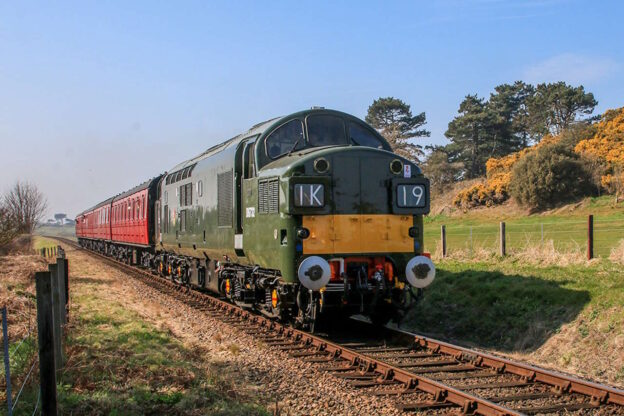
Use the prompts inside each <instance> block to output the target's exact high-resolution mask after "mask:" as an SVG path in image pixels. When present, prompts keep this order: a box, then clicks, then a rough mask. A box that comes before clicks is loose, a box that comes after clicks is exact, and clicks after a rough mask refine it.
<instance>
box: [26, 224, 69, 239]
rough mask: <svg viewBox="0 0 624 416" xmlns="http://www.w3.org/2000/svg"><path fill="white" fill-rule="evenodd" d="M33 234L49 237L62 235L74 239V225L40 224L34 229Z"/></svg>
mask: <svg viewBox="0 0 624 416" xmlns="http://www.w3.org/2000/svg"><path fill="white" fill-rule="evenodd" d="M34 234H35V235H42V236H49V237H64V238H69V239H72V240H75V239H76V227H75V226H73V225H63V226H61V227H57V226H51V225H42V226H39V227H37V228H36V229H35V232H34Z"/></svg>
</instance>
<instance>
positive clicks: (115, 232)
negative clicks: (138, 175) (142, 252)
mask: <svg viewBox="0 0 624 416" xmlns="http://www.w3.org/2000/svg"><path fill="white" fill-rule="evenodd" d="M150 183H151V181H148V182H145V183H143V184H141V185H139V186H137V187H136V188H133V189H131V190H129V191H127V192H124V193H123V194H121V195H118V196H116V197H115V199H114V200H113V207H112V208H113V215H112V228H111V231H112V237H111V239H112V241H113V242H120V243H127V244H131V245H139V246H148V245H150V243H152V242H153V241H152V240H151V239H150V237H151V233H150V225H152V227H151V229H153V225H154V224H153V218H154V197H155V195H150V192H149V188H150ZM150 207H151V210H150V209H149V208H150Z"/></svg>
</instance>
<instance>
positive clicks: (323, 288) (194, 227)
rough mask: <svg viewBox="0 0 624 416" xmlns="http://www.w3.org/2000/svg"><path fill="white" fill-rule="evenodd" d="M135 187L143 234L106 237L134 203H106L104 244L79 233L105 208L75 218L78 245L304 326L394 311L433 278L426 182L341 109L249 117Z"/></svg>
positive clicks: (378, 318)
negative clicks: (426, 247)
mask: <svg viewBox="0 0 624 416" xmlns="http://www.w3.org/2000/svg"><path fill="white" fill-rule="evenodd" d="M137 189H138V190H139V191H141V192H143V193H144V195H145V196H147V200H145V199H144V197H143V196H141V197H137V198H136V201H137V205H136V206H137V208H136V209H137V213H138V214H137V218H139V222H137V223H136V224H139V225H140V224H143V223H145V224H146V225H144V226H143V227H144V230H145V232H146V233H149V234H150V235H149V236H148V237H147V236H146V237H144V240H145V241H146V242H147V241H149V243H144V244H137V243H127V241H133V240H130V239H129V236H126V238H127V240H125V241H126V242H124V240H122V239H121V237H120V239H119V240H118V241H117V240H115V238H112V237H113V236H115V235H122V234H123V232H121V233H119V232H117V234H116V231H115V227H116V224H119V225H120V226H121V225H123V224H124V223H125V222H127V221H126V218H125V217H127V216H128V212H134V209H135V208H134V207H135V205H128V206H126V205H124V202H123V201H121V200H120V202H116V201H117V199H115V198H113V202H112V208H111V209H112V221H111V224H112V225H111V231H110V233H109V236H111V237H110V240H106V241H99V242H98V238H100V237H97V234H94V233H93V232H91V234H88V233H87V232H86V231H84V230H87V229H88V228H89V227H88V225H89V218H91V217H90V216H95V217H96V221H99V220H98V218H99V219H103V224H105V225H108V223H107V222H106V221H108V214H107V212H106V210H107V209H108V208H106V207H104V208H101V204H100V205H98V206H96V207H97V209H96V210H95V211H89V212H88V213H86V212H85V213H83V214H80V215H79V217H78V218H77V234H78V236H79V241H80V242H81V244H83V246H85V247H91V248H94V247H98V249H99V250H100V251H103V252H105V253H107V254H111V253H114V255H115V256H117V257H120V256H121V257H123V259H124V260H126V261H130V262H134V263H140V264H142V265H143V266H145V267H149V268H151V269H153V270H154V271H155V272H157V273H159V274H161V275H162V276H164V277H167V278H170V279H172V280H174V281H176V282H178V283H180V284H184V285H189V286H193V287H195V288H198V289H205V290H210V291H212V292H215V293H219V294H221V295H222V296H225V297H227V298H229V299H230V300H231V301H232V302H235V303H237V304H238V305H240V306H242V307H244V308H250V309H255V310H257V311H260V312H261V313H263V314H265V315H268V316H271V317H274V318H278V319H283V320H291V321H293V322H295V323H297V324H298V325H300V326H302V327H305V328H308V329H311V330H315V329H316V328H317V325H318V323H319V322H320V321H321V320H322V318H323V317H328V316H330V317H335V316H337V315H340V316H348V315H353V314H362V315H366V316H369V317H370V318H371V319H372V320H373V321H374V322H376V323H379V324H383V323H385V322H387V321H388V320H389V319H395V320H399V319H400V318H401V316H402V314H403V313H404V312H405V310H406V309H407V308H408V307H409V305H410V304H411V303H413V301H414V300H415V299H416V298H417V297H418V294H419V292H420V291H421V290H422V288H424V287H426V286H427V285H429V284H430V283H431V282H432V281H433V279H434V276H435V267H434V265H433V263H432V262H431V260H430V259H429V257H428V255H426V253H423V215H425V214H427V213H428V212H429V181H428V180H427V179H426V178H425V177H423V175H422V173H421V171H420V169H419V168H418V167H417V166H416V165H415V164H413V163H412V162H410V161H408V160H406V159H404V158H402V157H400V156H398V155H396V154H394V153H393V152H392V149H391V147H390V145H389V144H388V142H387V141H386V140H384V138H383V137H382V136H381V135H380V134H379V133H378V132H377V131H375V129H373V128H371V127H370V126H369V125H368V124H366V123H365V122H363V121H361V120H359V119H357V118H356V117H353V116H351V115H349V114H345V113H342V112H338V111H333V110H326V109H323V108H313V109H311V110H306V111H301V112H298V113H294V114H291V115H288V116H285V117H279V118H275V119H272V120H269V121H266V122H263V123H260V124H257V125H255V126H253V127H252V128H251V129H249V130H248V131H247V132H245V133H243V134H240V135H238V136H236V137H234V138H232V139H230V140H228V141H226V142H225V143H222V144H219V145H217V146H214V147H212V148H210V149H208V150H207V151H206V152H204V153H202V154H200V155H198V156H197V157H194V158H192V159H189V160H186V161H184V162H182V163H180V164H179V165H177V166H175V167H174V168H172V169H170V170H169V171H168V173H167V174H165V175H164V176H162V177H159V178H155V179H153V180H152V181H150V182H147V183H146V184H144V185H143V186H141V187H138V188H137ZM148 191H149V193H148ZM125 195H126V194H124V196H125ZM142 195H143V194H142ZM152 195H153V197H152ZM127 198H128V197H126V199H127ZM129 198H130V199H132V198H133V197H132V196H130V197H129ZM141 198H143V199H141ZM115 204H117V205H121V207H120V208H118V209H116V208H115ZM132 204H134V203H132ZM143 204H145V207H144V205H143ZM130 207H132V208H130ZM143 209H145V215H144V216H142V215H141V212H142V211H141V210H143ZM101 210H104V212H103V213H101V212H100V211H101ZM139 211H141V212H139ZM151 213H153V214H151ZM120 215H121V218H120ZM130 215H131V218H134V217H132V215H134V214H133V213H131V214H130ZM140 221H143V223H142V222H140ZM131 222H132V221H131ZM98 224H100V222H98ZM83 228H84V230H83ZM148 230H149V231H148ZM79 231H80V232H81V233H83V234H82V235H81V234H80V233H79ZM83 231H84V232H83ZM100 239H101V238H100ZM136 241H140V240H136ZM141 241H142V240H141Z"/></svg>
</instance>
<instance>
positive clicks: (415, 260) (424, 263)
mask: <svg viewBox="0 0 624 416" xmlns="http://www.w3.org/2000/svg"><path fill="white" fill-rule="evenodd" d="M405 277H406V278H407V281H408V282H409V284H410V285H412V286H414V287H415V288H418V289H422V288H424V287H427V286H429V285H430V284H431V282H433V279H435V265H434V264H433V262H432V261H431V259H430V258H429V257H425V256H416V257H412V259H411V260H410V261H409V262H408V263H407V266H405Z"/></svg>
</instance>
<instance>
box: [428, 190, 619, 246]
mask: <svg viewBox="0 0 624 416" xmlns="http://www.w3.org/2000/svg"><path fill="white" fill-rule="evenodd" d="M489 212H490V211H488V210H487V209H483V210H476V211H474V212H468V213H466V214H464V215H456V216H445V215H438V216H433V217H427V218H426V219H425V230H424V232H425V250H427V251H430V252H432V253H435V252H436V249H438V246H439V245H440V228H441V226H442V225H446V235H447V237H446V238H447V249H448V252H449V253H452V252H453V251H455V250H464V251H466V250H467V251H470V250H477V249H482V248H484V249H496V248H497V247H498V245H499V237H498V234H499V222H500V221H505V225H506V234H507V249H508V250H509V251H510V252H513V251H514V250H521V249H524V248H526V247H527V246H530V245H536V244H540V243H541V242H542V241H544V242H547V241H549V240H552V241H553V243H554V246H555V248H556V249H557V250H560V251H563V252H568V251H581V252H586V247H587V216H588V215H589V214H593V215H594V255H595V256H599V257H608V256H609V254H610V253H611V250H612V249H613V248H614V247H615V246H617V245H618V242H619V241H620V240H622V239H624V204H623V203H620V204H618V206H616V207H614V206H613V197H600V198H592V199H590V200H588V201H586V203H584V204H583V205H582V206H579V207H570V208H569V209H563V210H556V211H553V212H551V213H546V214H534V215H529V216H526V215H525V216H518V215H517V214H515V216H512V215H509V216H505V215H504V214H502V215H501V211H500V210H497V211H496V213H497V214H496V215H491V216H490V215H488V213H489Z"/></svg>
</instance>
